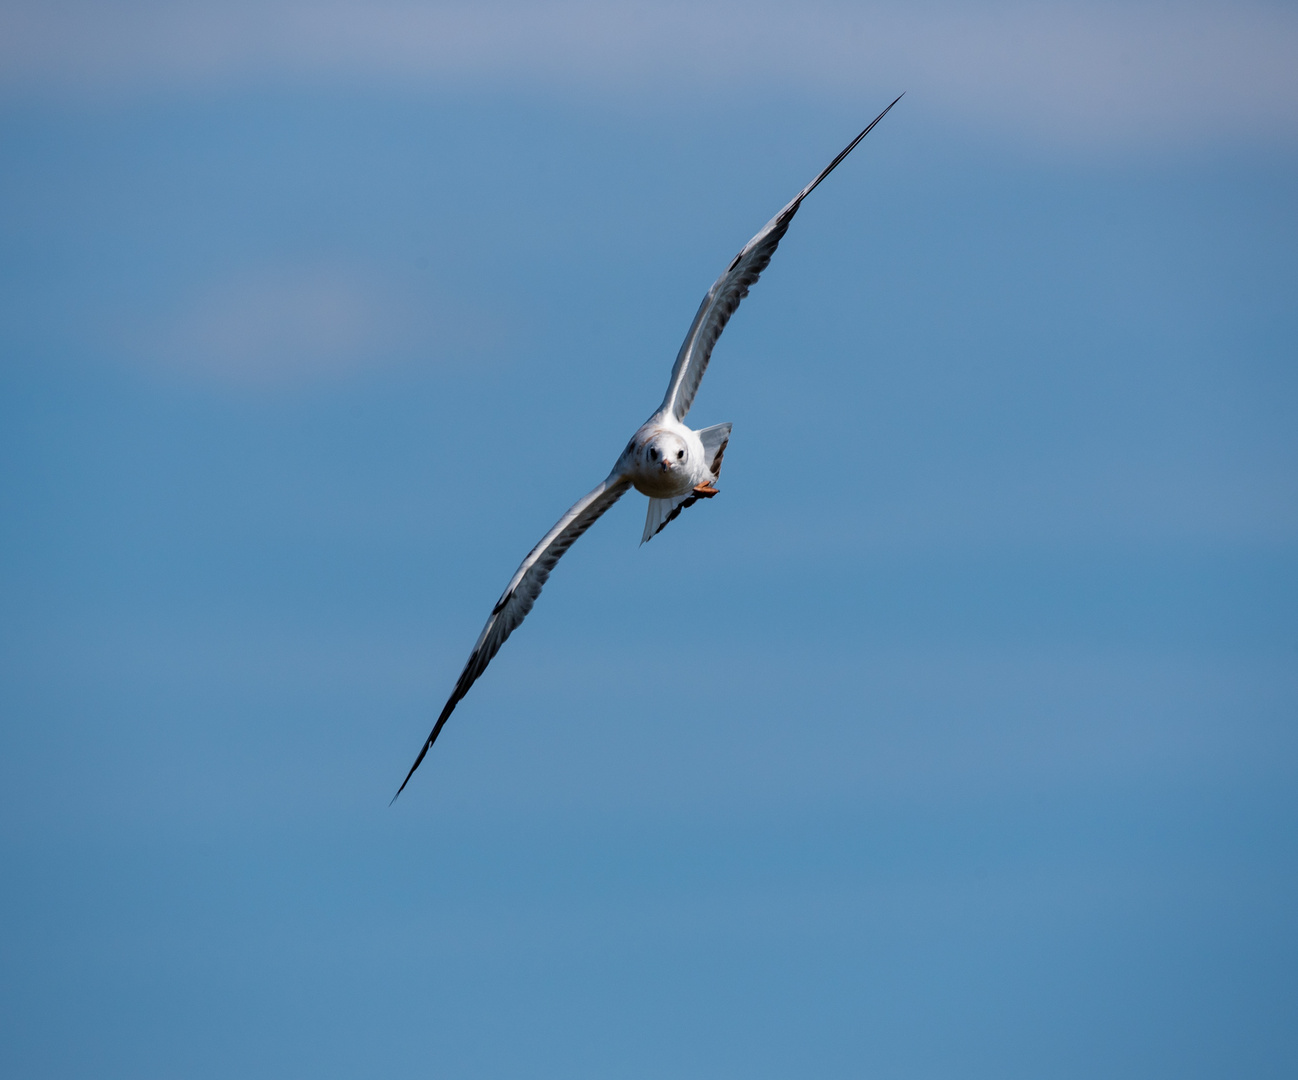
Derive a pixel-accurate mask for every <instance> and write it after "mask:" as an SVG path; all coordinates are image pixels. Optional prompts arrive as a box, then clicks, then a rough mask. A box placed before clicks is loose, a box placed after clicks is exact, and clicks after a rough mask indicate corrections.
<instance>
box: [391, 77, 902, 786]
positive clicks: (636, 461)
mask: <svg viewBox="0 0 1298 1080" xmlns="http://www.w3.org/2000/svg"><path fill="white" fill-rule="evenodd" d="M900 100H901V98H900V97H898V98H897V100H896V101H894V102H893V103H892V105H889V106H888V108H887V109H884V110H883V112H881V113H880V114H879V115H878V116H877V117H875V119H874V120H873V121H872V122H871V123H870V125H869V126H868V127H867V128H866V129H865V130H864V131H862V132H861V133H860V134H859V135H857V137H856V138H855V139H853V140H852V141H851V143H849V144H848V146H847V148H846V149H844V150H843V151H842V152H841V153H840V154H839V155H838V156H837V157H836V158H834V160H833V161H831V162H830V163H829V165H828V166H827V167H826V168H825V169H824V170H823V171H822V172H821V173H820V175H819V176H817V177H816V179H815V180H813V181H812V182H811V183H810V184H808V185H807V186H806V187H805V188H803V189H802V191H800V192H799V193H798V194H797V196H795V197H794V199H793V200H792V201H791V202H790V203H789V204H788V205H787V206H785V207H784V209H783V210H781V211H780V212H779V213H778V214H776V215H775V217H773V218H772V219H771V220H770V221H769V222H767V223H766V225H765V227H764V228H763V229H762V230H761V231H760V232H759V233H758V234H757V235H756V236H754V237H753V238H752V239H751V240H750V241H748V243H747V244H745V245H744V247H743V249H742V250H741V251H740V252H739V254H738V255H736V256H735V258H734V259H733V260H732V261H731V263H730V265H729V266H728V267H727V268H726V270H725V272H724V273H723V274H722V275H721V276H720V277H719V278H717V280H716V282H715V283H714V284H713V286H712V288H711V289H709V290H708V294H707V295H706V296H705V297H704V298H703V303H702V304H700V305H699V310H698V312H697V314H695V316H694V321H693V323H692V324H691V325H690V329H689V333H688V334H686V336H685V342H684V344H682V345H681V348H680V352H679V353H678V354H677V356H676V363H675V365H674V366H673V367H672V373H671V378H670V380H669V382H668V386H667V394H666V396H665V397H664V398H663V401H662V404H661V405H660V406H659V407H658V409H657V410H656V411H655V412H654V414H653V415H652V416H651V417H650V418H649V419H648V420H646V421H645V422H644V423H643V424H642V425H640V427H639V429H638V430H637V431H636V433H635V434H634V435H633V436H632V437H631V441H630V442H629V443H627V445H626V449H625V450H623V451H622V453H621V454H620V455H619V457H618V459H617V461H616V463H615V464H614V466H613V470H612V471H611V472H610V473H609V475H608V476H607V477H606V478H605V479H604V481H603V482H602V483H601V484H600V485H599V486H598V487H596V488H595V489H594V490H593V491H591V492H589V493H588V494H587V495H585V496H583V497H582V498H581V499H579V500H578V501H577V502H576V503H574V504H573V506H572V507H571V508H569V510H568V512H567V513H566V514H564V515H563V517H561V518H560V519H559V520H558V522H557V523H556V524H555V526H554V527H553V528H552V529H551V530H550V531H549V532H548V533H546V534H545V536H544V537H542V538H541V542H540V543H539V544H537V545H536V547H534V548H533V549H532V550H531V551H530V552H528V555H527V558H525V559H524V560H523V563H522V565H521V566H520V567H519V568H518V570H516V571H515V573H514V576H513V577H512V578H511V579H510V581H509V584H508V585H507V586H506V588H505V591H504V592H503V593H502V594H501V597H500V599H499V600H498V601H497V602H496V605H495V607H493V608H492V609H491V617H490V618H488V620H487V625H486V626H484V627H483V628H482V633H481V634H480V635H479V636H478V640H477V643H476V644H475V645H474V647H473V652H471V653H470V654H469V660H468V663H467V664H465V665H464V670H463V671H462V672H461V673H460V677H459V679H458V680H457V681H456V684H455V688H454V690H452V691H451V696H450V698H449V699H448V700H447V702H446V704H445V705H444V706H443V707H442V712H441V714H440V715H439V716H438V718H437V722H436V724H434V725H433V730H432V733H431V734H430V735H429V736H428V738H427V739H426V740H425V741H424V745H423V748H422V749H421V750H420V751H419V756H418V757H417V758H415V763H414V764H413V765H412V766H411V767H410V771H409V772H408V773H407V774H406V778H405V780H404V781H402V784H401V787H400V788H398V789H397V795H400V794H401V792H402V791H404V790H405V787H406V784H408V783H409V782H410V777H411V776H413V775H414V773H415V770H416V769H417V768H419V764H420V762H422V761H423V760H424V755H425V754H427V753H428V750H429V748H430V747H431V746H432V745H433V743H434V741H436V739H437V736H438V734H439V733H440V732H441V730H442V726H443V725H444V724H445V723H446V721H447V718H448V717H449V716H450V715H451V712H452V711H453V710H454V709H455V706H456V705H457V704H459V702H460V700H461V699H462V698H463V697H464V695H465V694H466V693H468V691H469V687H471V686H472V685H473V683H474V682H475V681H477V679H478V677H479V676H480V675H481V674H482V673H483V671H485V670H486V667H487V665H488V664H489V663H490V662H491V659H492V657H494V656H495V655H496V653H497V652H498V651H499V650H500V647H501V645H503V644H504V643H505V639H506V638H508V637H509V635H510V634H511V633H513V632H514V630H515V628H517V626H518V625H519V624H520V623H521V622H522V621H523V619H524V618H525V617H526V616H527V613H528V612H529V611H531V610H532V605H533V604H534V603H535V602H536V598H537V597H538V596H539V595H540V593H541V589H542V587H543V586H544V585H545V583H546V581H547V580H548V579H549V577H550V571H551V570H553V568H554V565H555V563H557V562H558V561H559V559H560V557H562V555H563V554H564V552H566V551H567V550H568V548H570V547H571V546H572V544H573V543H574V542H575V541H576V540H577V538H578V537H579V536H581V535H582V533H584V532H585V531H586V530H587V529H588V528H590V526H591V525H593V524H594V523H595V522H596V521H597V520H598V519H599V518H600V516H601V515H602V514H603V513H604V512H605V511H606V510H608V508H609V507H610V506H612V505H613V504H614V503H615V502H617V500H618V499H620V498H621V497H622V496H623V495H624V494H626V492H627V491H628V490H629V489H631V488H632V487H634V488H635V489H636V490H637V491H639V492H640V493H641V494H643V495H647V496H648V497H649V509H648V513H647V514H646V516H645V527H644V534H643V536H642V537H641V541H640V542H641V543H644V542H645V541H647V540H649V539H651V538H652V537H653V536H655V535H657V534H658V533H659V532H661V531H662V530H663V529H664V528H665V527H666V526H667V524H668V523H669V522H671V521H673V520H675V518H676V517H677V515H679V514H680V513H681V511H682V510H685V509H686V508H688V507H690V506H692V505H693V504H694V503H695V502H697V501H698V500H699V499H710V498H712V497H713V496H715V495H716V494H717V489H716V487H715V486H714V485H715V483H716V481H717V478H718V476H719V475H720V473H721V460H722V457H723V455H724V454H725V451H726V446H727V445H728V443H729V440H730V425H729V424H716V425H714V426H712V427H708V428H702V429H700V430H698V431H695V430H693V429H691V428H689V427H688V426H686V424H685V423H684V419H685V415H686V413H688V412H689V410H690V406H691V405H692V404H693V402H694V395H695V394H696V393H697V392H698V388H699V383H700V382H701V381H702V379H703V373H704V372H705V371H706V370H707V366H708V360H709V359H710V358H711V356H712V348H713V346H714V345H715V344H716V342H717V338H719V337H720V336H721V331H722V330H724V329H725V326H726V323H727V322H728V321H729V320H730V316H731V315H732V314H734V311H735V309H736V308H737V307H738V306H739V302H740V301H741V300H743V298H744V297H745V296H747V295H748V290H749V288H750V287H751V286H752V285H753V284H754V283H755V282H756V281H757V279H758V277H759V276H760V275H761V273H762V271H763V270H765V269H766V267H767V265H768V264H769V263H770V261H771V256H772V255H773V254H774V253H775V249H776V247H777V246H778V245H779V243H780V240H781V239H782V238H783V237H784V234H785V232H787V231H788V228H789V223H790V222H791V221H792V220H793V216H794V214H796V213H797V212H798V208H799V207H800V206H801V205H802V200H803V199H805V198H806V197H807V196H808V195H809V194H811V192H812V191H813V190H814V189H815V188H816V186H817V185H818V184H819V183H820V182H821V181H822V180H824V179H825V177H826V176H828V175H829V174H830V173H831V172H833V170H834V169H835V168H837V166H838V164H839V162H841V161H842V160H843V159H844V158H845V157H847V155H848V154H849V153H851V152H852V150H853V148H855V146H856V144H857V143H859V142H860V141H861V140H862V139H863V138H865V136H866V135H868V134H869V133H870V131H871V130H872V129H873V127H874V125H875V124H877V123H878V122H879V121H880V120H882V119H883V118H884V116H886V115H887V113H888V110H889V109H891V108H892V106H893V105H896V104H897V101H900ZM393 799H394V801H395V799H396V796H395V795H394V796H393Z"/></svg>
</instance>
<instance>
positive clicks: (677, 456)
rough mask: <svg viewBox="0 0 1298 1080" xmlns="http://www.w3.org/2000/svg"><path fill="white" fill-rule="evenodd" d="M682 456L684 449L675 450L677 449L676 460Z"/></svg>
mask: <svg viewBox="0 0 1298 1080" xmlns="http://www.w3.org/2000/svg"><path fill="white" fill-rule="evenodd" d="M684 456H685V451H684V450H677V451H676V458H677V460H679V459H681V458H683V457H684Z"/></svg>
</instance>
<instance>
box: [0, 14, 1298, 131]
mask: <svg viewBox="0 0 1298 1080" xmlns="http://www.w3.org/2000/svg"><path fill="white" fill-rule="evenodd" d="M1296 55H1298V12H1295V11H1294V10H1293V9H1292V8H1284V7H1280V6H1273V5H1266V4H1259V3H1243V4H1224V3H1199V4H1179V5H1172V4H1167V3H1151V2H1148V0H1146V2H1138V3H1133V4H1125V5H1117V4H1084V3H1068V2H1061V3H1051V4H1026V3H991V4H982V5H968V4H953V3H941V2H937V3H927V4H918V5H908V6H905V7H901V6H898V5H891V4H877V3H876V4H845V3H825V2H821V3H798V4H796V5H795V4H786V3H744V4H738V3H733V2H730V0H717V2H711V3H707V2H704V3H689V4H685V3H673V2H667V3H627V4H614V3H596V2H591V0H558V2H553V3H529V4H520V3H515V2H509V0H505V2H494V3H493V2H487V3H473V4H466V3H432V4H417V3H410V2H401V0H380V2H377V3H361V2H359V0H334V2H325V3H302V2H298V0H265V2H261V3H256V4H252V3H245V2H239V0H234V2H225V3H212V2H201V0H196V2H190V3H183V2H182V3H166V4H163V3H151V2H127V3H118V4H102V3H86V2H79V0H72V2H63V3H58V2H55V3H32V2H10V3H0V71H2V72H3V80H4V84H5V85H6V86H7V87H8V90H9V91H10V92H14V91H26V92H31V91H32V90H36V91H38V92H53V93H87V92H94V93H103V92H115V93H131V92H135V91H139V90H147V89H154V88H158V87H178V86H184V87H191V88H195V87H197V88H202V87H210V88H214V89H219V88H222V87H228V86H232V85H242V84H247V83H250V82H266V81H271V82H274V81H289V82H302V81H308V82H309V81H320V80H324V81H332V80H339V79H342V80H358V79H359V80H370V81H379V82H389V83H398V84H413V85H425V86H438V85H462V84H464V83H466V82H467V83H477V84H482V85H519V86H527V87H533V88H535V87H546V88H553V89H557V90H560V91H564V90H568V91H571V90H578V91H580V90H591V89H596V90H599V91H602V92H606V93H618V94H631V95H643V94H650V93H651V94H654V95H662V94H664V93H685V94H699V93H707V92H709V91H720V90H722V89H723V88H724V92H725V93H727V94H729V95H734V94H740V95H742V94H749V93H752V92H754V91H757V90H760V89H762V88H766V87H770V88H774V89H776V90H777V91H778V90H779V89H780V88H786V89H793V90H801V91H804V92H806V91H810V92H813V93H814V92H824V93H834V94H841V93H843V92H845V91H853V92H870V93H878V94H884V93H889V92H891V91H893V90H894V89H895V90H901V89H908V90H910V91H911V92H912V93H913V94H914V95H915V96H916V97H919V98H921V99H922V100H924V101H927V102H930V103H933V104H935V105H936V106H937V107H938V108H940V109H942V110H943V111H945V112H947V113H948V114H952V115H955V116H957V117H959V118H961V119H962V120H964V121H967V122H972V123H974V124H976V125H979V126H983V127H986V126H991V127H994V128H998V129H1014V130H1016V131H1020V132H1026V133H1029V134H1031V135H1032V136H1033V137H1034V138H1037V139H1046V140H1048V141H1052V142H1057V143H1061V144H1065V145H1069V144H1078V143H1080V144H1082V145H1093V144H1097V143H1098V144H1105V143H1118V144H1123V143H1139V144H1143V143H1154V144H1165V143H1168V142H1183V141H1190V142H1194V141H1200V140H1202V139H1204V138H1213V137H1216V136H1219V135H1220V134H1221V133H1223V132H1236V133H1238V132H1243V133H1245V134H1247V135H1249V136H1251V137H1262V138H1268V139H1281V140H1285V141H1288V140H1291V139H1292V138H1293V137H1294V136H1295V135H1296V134H1298V64H1295V63H1294V61H1293V58H1294V56H1296Z"/></svg>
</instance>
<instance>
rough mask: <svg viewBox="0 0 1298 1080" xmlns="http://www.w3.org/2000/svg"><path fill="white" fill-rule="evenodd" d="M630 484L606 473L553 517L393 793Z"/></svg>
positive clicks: (495, 610) (498, 603)
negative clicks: (555, 573)
mask: <svg viewBox="0 0 1298 1080" xmlns="http://www.w3.org/2000/svg"><path fill="white" fill-rule="evenodd" d="M630 486H631V482H630V481H629V480H624V479H622V478H621V477H620V476H618V475H617V474H616V473H615V474H613V475H611V476H609V478H608V479H607V480H605V481H604V482H603V483H602V484H600V485H599V487H597V488H595V490H594V491H592V492H590V493H589V494H587V495H585V496H583V497H582V498H581V499H578V500H577V502H576V503H574V504H573V505H572V507H571V508H570V509H569V510H568V512H567V513H566V514H564V515H563V517H561V518H560V519H559V520H558V522H557V523H556V524H555V526H554V528H553V529H551V530H550V531H549V532H548V533H546V534H545V536H544V537H543V538H542V539H541V542H540V543H539V544H537V545H536V547H534V548H533V549H532V550H531V551H530V552H528V555H527V558H526V559H524V560H523V563H522V565H521V566H520V567H519V568H518V570H517V571H515V573H514V576H513V577H512V578H510V579H509V584H508V585H507V586H506V587H505V591H504V592H503V593H501V596H500V599H499V600H497V601H496V606H495V607H493V608H492V609H491V617H490V618H489V619H488V620H487V625H486V626H484V627H483V628H482V633H481V634H479V635H478V641H477V644H475V645H474V646H473V652H471V653H470V654H469V662H468V663H467V664H465V665H464V670H463V671H462V672H460V677H459V679H458V680H456V683H455V689H454V690H452V691H451V696H450V697H449V698H448V699H447V701H446V704H445V705H443V706H442V712H441V715H440V716H438V717H437V723H436V724H434V725H433V730H432V732H431V733H430V734H429V736H428V738H427V740H425V742H424V745H423V749H421V750H420V751H419V756H418V757H417V758H415V763H414V764H413V765H411V766H410V771H409V772H408V773H406V778H405V779H404V780H403V781H401V787H399V788H398V789H397V795H400V794H401V792H402V791H404V790H405V787H406V784H408V783H410V778H411V777H412V776H414V775H415V770H416V769H417V768H419V764H420V762H422V761H423V760H424V755H425V754H427V753H428V751H429V748H430V747H431V746H432V745H433V743H434V742H436V741H437V736H438V735H439V734H440V733H441V730H442V726H443V725H444V724H445V723H446V721H447V718H448V717H449V716H450V715H451V713H452V712H454V711H455V706H456V705H458V704H459V703H460V699H461V698H463V697H464V695H465V694H467V693H468V692H469V687H471V686H472V685H473V684H474V683H475V682H476V681H477V680H478V676H480V675H481V674H482V673H483V672H484V671H486V670H487V665H488V664H489V663H491V660H492V657H494V656H495V655H496V653H498V652H499V651H500V647H501V646H502V645H503V644H505V639H506V638H507V637H509V635H510V634H512V633H513V632H514V631H515V630H516V629H517V628H518V625H519V624H520V623H521V622H522V621H523V620H524V619H525V618H527V613H528V612H529V611H531V610H532V605H533V604H535V603H536V598H537V597H538V596H540V595H541V589H542V588H544V586H545V583H546V581H547V580H549V577H550V571H551V570H553V569H554V566H555V563H557V562H558V561H559V560H560V559H561V558H562V557H563V554H564V552H566V551H567V550H568V549H569V548H570V547H572V545H573V543H574V542H576V540H577V538H578V537H579V536H581V534H582V533H584V532H585V531H586V530H587V529H589V528H590V527H591V526H592V525H594V524H595V522H596V521H597V520H599V518H600V516H601V515H602V514H603V513H604V511H606V510H607V509H608V508H609V507H610V506H612V505H613V504H614V503H615V502H617V501H618V499H620V498H621V497H622V496H623V495H624V494H626V491H627V489H628V488H629V487H630ZM397 795H393V796H392V800H393V802H395V801H396V798H397Z"/></svg>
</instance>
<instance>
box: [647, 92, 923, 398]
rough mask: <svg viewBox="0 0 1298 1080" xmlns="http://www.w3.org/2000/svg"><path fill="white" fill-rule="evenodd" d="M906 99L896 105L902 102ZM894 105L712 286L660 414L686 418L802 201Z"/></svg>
mask: <svg viewBox="0 0 1298 1080" xmlns="http://www.w3.org/2000/svg"><path fill="white" fill-rule="evenodd" d="M900 100H901V96H900V95H898V97H897V100H896V101H894V102H893V103H892V105H896V104H897V102H898V101H900ZM892 105H889V106H888V108H887V109H884V110H883V112H881V113H880V114H879V115H878V116H876V117H875V118H874V119H873V120H871V121H870V125H869V127H867V128H866V129H865V130H864V131H862V132H861V134H859V135H858V136H857V137H856V138H855V139H853V140H852V141H851V142H850V143H848V144H847V147H846V148H845V149H844V150H843V152H842V153H840V154H839V155H838V157H836V158H834V160H833V161H831V162H830V163H829V164H828V165H827V166H825V168H824V170H823V171H822V172H821V174H820V175H819V176H817V177H816V179H814V180H813V181H812V182H811V183H810V184H808V185H807V186H806V187H804V188H803V189H802V190H801V191H799V192H798V194H797V195H795V196H794V197H793V200H792V201H791V202H790V203H789V204H788V206H786V207H785V208H784V209H783V210H781V211H780V212H779V213H778V214H776V215H775V217H773V218H771V220H770V221H768V222H767V223H766V225H765V226H764V227H763V228H762V231H761V232H759V233H758V234H757V235H756V236H754V237H753V238H752V239H751V240H749V241H748V243H746V244H745V245H744V247H743V250H742V251H740V253H739V254H738V255H736V256H735V257H734V259H733V260H732V261H731V263H730V265H729V266H727V267H726V271H725V273H724V274H722V275H721V276H720V277H719V278H717V280H716V281H715V282H713V284H712V288H710V289H709V290H708V294H707V296H705V297H704V298H703V303H701V304H700V305H699V310H698V312H697V313H696V314H695V316H694V322H692V323H691V324H690V330H689V333H688V334H686V335H685V341H684V342H683V343H682V344H681V351H680V352H679V353H677V354H676V363H675V365H674V366H673V367H672V377H671V380H670V381H669V382H668V384H667V394H666V396H665V397H664V398H663V403H662V405H661V406H660V408H659V412H660V413H663V414H665V413H667V411H668V410H671V413H672V415H674V416H675V417H676V419H677V420H683V419H684V418H685V414H686V413H687V412H689V411H690V406H691V405H693V404H694V395H695V394H696V393H698V389H699V383H700V382H702V381H703V373H704V372H705V371H707V369H708V360H710V359H711V357H712V348H713V346H715V345H716V343H717V338H719V337H720V336H721V331H722V330H724V329H725V328H726V323H728V322H729V321H730V316H731V315H733V314H734V313H735V309H736V308H738V307H739V302H740V301H741V300H742V299H743V298H744V297H745V296H747V295H748V290H749V289H750V288H751V287H752V286H753V285H755V284H757V279H758V278H759V277H761V274H762V271H763V270H765V269H766V268H767V267H768V266H769V265H770V263H771V256H772V255H774V254H775V249H776V248H777V247H779V245H780V241H781V240H782V239H784V234H785V233H786V232H788V231H789V223H790V222H791V221H792V220H793V215H794V214H796V213H797V212H798V207H800V206H801V205H802V200H803V199H805V198H806V197H807V196H808V195H810V194H811V193H812V192H813V191H815V190H816V187H817V185H819V183H820V182H821V181H822V180H823V179H825V177H826V176H828V175H829V174H830V173H832V172H833V171H834V170H835V169H836V168H838V164H839V162H841V161H842V160H843V158H845V157H847V155H848V154H850V153H851V152H852V151H853V150H854V149H856V144H857V143H859V142H860V141H861V140H862V139H864V138H865V137H866V136H867V135H869V134H870V132H871V131H872V130H874V125H875V124H877V123H878V122H879V121H880V120H882V119H883V118H884V117H885V116H887V115H888V109H891V108H892Z"/></svg>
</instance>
